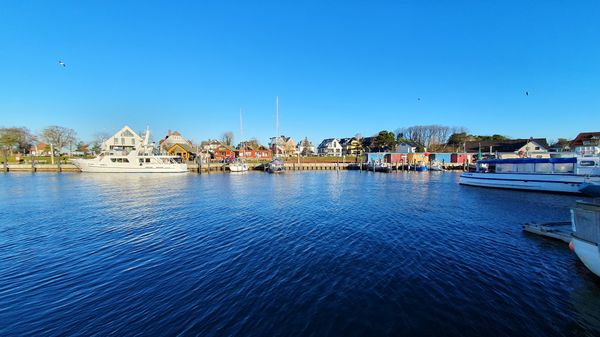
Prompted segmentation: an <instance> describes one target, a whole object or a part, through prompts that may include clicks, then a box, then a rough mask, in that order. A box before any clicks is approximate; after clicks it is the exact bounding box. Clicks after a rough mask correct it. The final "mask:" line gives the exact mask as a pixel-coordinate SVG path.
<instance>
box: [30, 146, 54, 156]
mask: <svg viewBox="0 0 600 337" xmlns="http://www.w3.org/2000/svg"><path fill="white" fill-rule="evenodd" d="M30 153H31V154H32V155H33V156H49V155H50V146H49V145H48V144H46V143H39V144H37V145H35V146H32V147H31V149H30Z"/></svg>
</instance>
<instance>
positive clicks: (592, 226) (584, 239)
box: [569, 199, 600, 276]
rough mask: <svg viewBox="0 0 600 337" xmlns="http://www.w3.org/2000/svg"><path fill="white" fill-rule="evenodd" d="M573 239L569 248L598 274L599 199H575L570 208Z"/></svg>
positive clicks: (599, 252) (599, 255) (599, 272)
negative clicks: (573, 205)
mask: <svg viewBox="0 0 600 337" xmlns="http://www.w3.org/2000/svg"><path fill="white" fill-rule="evenodd" d="M571 223H572V228H573V234H572V235H573V239H572V240H571V243H569V248H571V250H572V251H574V252H575V254H576V255H577V257H579V259H580V260H581V262H583V264H584V265H585V266H586V267H587V268H588V269H589V270H591V271H592V272H593V273H594V274H596V275H597V276H600V248H599V246H598V244H599V243H600V242H599V241H600V199H595V200H594V201H592V202H589V201H577V203H576V204H575V207H573V208H572V209H571Z"/></svg>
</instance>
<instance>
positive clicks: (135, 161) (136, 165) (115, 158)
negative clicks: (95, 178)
mask: <svg viewBox="0 0 600 337" xmlns="http://www.w3.org/2000/svg"><path fill="white" fill-rule="evenodd" d="M149 137H150V131H146V135H145V137H144V140H143V142H142V144H141V146H140V148H139V149H133V150H131V151H116V150H110V151H103V152H102V153H100V155H98V156H97V157H96V158H94V159H79V158H78V159H72V160H71V161H72V162H73V164H75V166H77V167H78V168H79V169H80V170H81V172H94V173H101V172H102V173H185V172H187V165H186V164H182V163H181V158H179V157H177V156H168V155H161V154H156V153H155V149H154V146H152V145H150V144H148V141H149Z"/></svg>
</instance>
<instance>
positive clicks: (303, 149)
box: [297, 138, 316, 156]
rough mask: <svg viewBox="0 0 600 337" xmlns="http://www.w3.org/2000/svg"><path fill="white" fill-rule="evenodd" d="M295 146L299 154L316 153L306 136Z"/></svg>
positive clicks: (309, 154)
mask: <svg viewBox="0 0 600 337" xmlns="http://www.w3.org/2000/svg"><path fill="white" fill-rule="evenodd" d="M297 146H298V153H300V155H301V156H313V155H314V154H315V153H316V150H315V146H314V145H313V143H312V142H311V141H309V140H308V138H304V139H303V140H301V141H299V142H298V145H297Z"/></svg>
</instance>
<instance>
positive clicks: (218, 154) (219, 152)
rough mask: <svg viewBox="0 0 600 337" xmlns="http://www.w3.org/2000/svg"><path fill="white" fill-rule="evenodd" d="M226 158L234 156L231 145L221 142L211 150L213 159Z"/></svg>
mask: <svg viewBox="0 0 600 337" xmlns="http://www.w3.org/2000/svg"><path fill="white" fill-rule="evenodd" d="M228 158H230V159H233V158H235V149H234V148H233V147H231V146H227V145H225V144H221V145H219V146H217V147H216V148H215V149H214V150H213V159H218V160H223V159H228Z"/></svg>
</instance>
